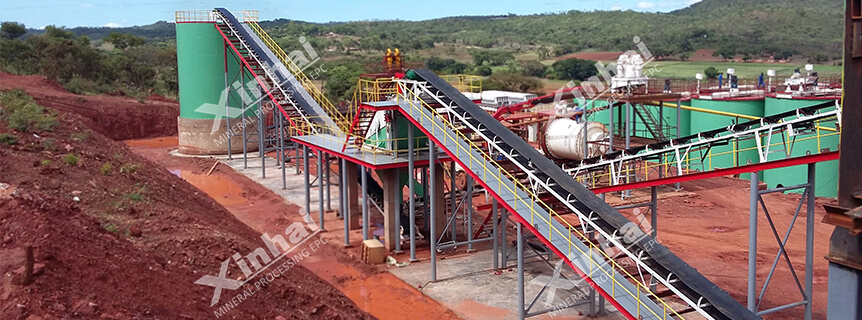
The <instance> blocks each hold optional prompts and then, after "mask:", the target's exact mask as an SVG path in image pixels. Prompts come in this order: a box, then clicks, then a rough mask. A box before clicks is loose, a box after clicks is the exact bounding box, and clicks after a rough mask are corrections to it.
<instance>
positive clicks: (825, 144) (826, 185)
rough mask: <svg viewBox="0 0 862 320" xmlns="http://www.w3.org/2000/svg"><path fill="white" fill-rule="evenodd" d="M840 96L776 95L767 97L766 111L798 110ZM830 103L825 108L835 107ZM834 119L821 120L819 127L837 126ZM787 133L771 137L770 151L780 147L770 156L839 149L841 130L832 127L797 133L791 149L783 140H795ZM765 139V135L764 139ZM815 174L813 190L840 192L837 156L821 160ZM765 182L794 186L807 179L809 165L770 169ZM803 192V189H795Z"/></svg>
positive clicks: (825, 193) (820, 193)
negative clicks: (804, 133) (832, 158)
mask: <svg viewBox="0 0 862 320" xmlns="http://www.w3.org/2000/svg"><path fill="white" fill-rule="evenodd" d="M838 98H839V97H834V96H833V97H824V98H817V99H794V98H776V97H766V104H765V111H764V114H765V115H773V114H778V113H782V112H785V111H790V110H796V109H799V108H803V107H807V106H811V105H815V104H820V103H824V102H829V101H835V100H836V99H838ZM834 109H835V108H834V107H830V108H829V109H826V110H834ZM834 122H835V121H834V120H831V121H829V122H821V123H819V126H820V127H825V128H831V129H835V124H834ZM792 139H793V138H792V137H789V136H788V135H787V133H784V140H783V139H781V136H780V135H776V136H773V138H772V141H771V143H770V144H771V147H770V150H771V151H780V152H775V153H770V154H769V155H768V157H769V160H780V159H784V158H786V157H787V152H790V157H799V156H804V155H806V154H809V153H811V154H816V153H819V151H821V150H823V151H826V150H829V151H835V150H838V141H839V139H840V137H839V134H838V132H833V131H829V130H820V134H819V137H818V135H817V134H816V132H815V134H807V135H804V136H797V137H796V140H795V142H794V143H793V145H792V150H786V148H785V147H784V145H783V144H782V141H792ZM763 143H766V139H765V138H764V139H763ZM815 173H816V176H815V178H814V194H815V195H816V196H818V197H829V198H835V197H836V196H837V194H838V160H832V161H827V162H820V163H817V164H816V165H815ZM763 175H764V180H763V181H764V182H766V184H767V186H769V187H770V188H775V187H776V186H778V185H782V186H792V185H798V184H802V183H806V182H808V181H807V180H808V179H807V177H808V166H807V165H799V166H793V167H785V168H778V169H771V170H767V171H765V172H764V173H763ZM794 192H801V190H794Z"/></svg>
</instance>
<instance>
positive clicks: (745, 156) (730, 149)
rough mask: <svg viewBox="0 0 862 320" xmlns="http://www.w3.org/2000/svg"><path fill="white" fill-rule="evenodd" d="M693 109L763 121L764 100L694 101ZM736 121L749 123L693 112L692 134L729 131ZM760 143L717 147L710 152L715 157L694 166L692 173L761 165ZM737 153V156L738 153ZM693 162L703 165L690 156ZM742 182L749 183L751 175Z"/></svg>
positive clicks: (736, 141)
mask: <svg viewBox="0 0 862 320" xmlns="http://www.w3.org/2000/svg"><path fill="white" fill-rule="evenodd" d="M691 106H692V107H694V108H700V109H707V110H715V111H723V112H729V113H734V114H741V115H747V116H755V117H762V116H763V108H764V100H763V97H750V98H749V97H746V98H731V99H721V100H713V99H692V100H691ZM735 121H738V122H745V121H750V120H749V119H743V118H740V119H736V118H734V117H728V116H724V115H716V114H711V113H705V112H696V111H692V112H691V133H692V134H695V133H698V132H703V131H709V130H714V129H718V128H722V127H727V126H729V125H731V124H733V123H734V122H735ZM756 148H757V142H756V141H755V140H754V139H753V138H752V139H747V140H741V141H740V140H734V142H732V143H730V144H729V145H724V146H713V147H712V149H711V150H710V154H711V155H712V156H710V157H707V158H706V159H704V160H703V166H702V167H701V165H700V164H698V165H697V166H692V167H691V169H701V170H713V169H718V168H730V167H736V166H742V165H746V164H748V163H759V162H760V158H759V157H758V156H757V150H756ZM735 151H736V152H735ZM689 159H691V163H692V164H693V163H694V162H698V163H699V162H700V157H699V154H696V153H690V154H689ZM740 178H742V179H748V178H749V175H748V174H743V175H741V176H740Z"/></svg>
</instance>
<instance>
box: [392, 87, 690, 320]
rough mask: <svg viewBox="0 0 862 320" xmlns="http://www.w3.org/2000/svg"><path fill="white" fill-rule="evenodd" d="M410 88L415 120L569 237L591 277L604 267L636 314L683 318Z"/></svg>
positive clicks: (534, 215) (486, 178) (484, 176)
mask: <svg viewBox="0 0 862 320" xmlns="http://www.w3.org/2000/svg"><path fill="white" fill-rule="evenodd" d="M406 91H408V92H402V93H399V97H400V98H402V99H404V100H405V101H407V103H408V104H409V105H410V108H411V110H410V116H411V117H413V118H414V119H415V120H417V121H418V122H419V123H420V125H421V126H422V127H424V128H426V130H429V131H430V132H432V135H433V134H434V133H440V134H442V135H443V136H444V137H445V138H446V139H447V140H450V141H454V142H456V143H455V144H456V145H457V148H456V149H455V150H451V149H450V150H449V151H450V152H452V153H453V154H454V156H455V157H456V158H458V159H460V160H461V161H462V162H463V161H464V160H465V157H469V159H468V160H469V163H470V164H473V163H476V164H478V165H480V166H482V167H483V168H484V169H485V170H483V172H482V173H481V176H480V177H479V178H481V179H482V180H483V181H493V180H496V181H497V182H498V185H499V186H500V187H501V188H504V190H495V192H496V193H497V194H500V192H501V191H508V192H510V193H511V194H512V195H513V197H514V198H515V199H514V203H513V204H512V205H511V206H512V208H513V210H518V205H519V203H520V204H521V208H526V209H529V210H530V217H529V221H530V223H531V224H534V221H535V220H536V219H539V220H541V221H544V222H545V223H547V224H548V225H549V228H550V230H548V231H549V233H548V236H547V240H548V241H551V238H552V237H553V235H554V234H556V235H558V236H560V237H563V239H566V241H567V242H568V243H569V246H568V247H569V248H568V253H567V254H566V258H567V259H571V257H572V253H573V251H572V248H575V249H576V250H577V251H578V252H579V253H580V254H581V255H582V256H586V257H588V258H589V261H590V263H591V264H590V270H588V271H587V270H581V271H583V272H584V273H587V272H589V273H588V276H589V277H590V278H593V279H595V276H594V275H593V272H594V269H593V267H594V266H595V267H598V269H599V271H601V272H602V273H603V274H604V275H599V276H601V277H607V279H609V280H610V281H611V282H612V288H611V289H612V290H611V295H612V296H616V294H617V290H616V288H617V286H619V287H620V289H622V292H624V293H627V294H628V295H629V296H631V297H633V298H634V299H635V301H637V305H638V308H637V313H638V314H637V315H635V316H636V317H638V316H640V312H641V310H643V309H646V310H648V311H649V312H650V313H651V314H652V315H653V316H655V317H656V318H660V319H667V317H668V315H669V314H668V313H669V312H670V313H672V314H673V315H675V316H676V317H677V318H678V319H683V317H682V316H681V315H679V314H678V313H677V312H676V311H674V310H673V309H672V308H670V306H668V305H667V303H665V302H664V300H662V299H661V298H660V297H658V296H656V295H655V294H654V293H653V292H652V291H651V290H650V289H649V287H647V286H646V285H644V284H643V283H641V282H640V281H638V280H637V278H635V277H634V276H632V275H631V274H629V273H628V272H627V271H626V270H625V269H624V268H623V267H622V266H620V265H619V264H618V263H617V262H616V261H615V260H613V259H612V257H611V256H609V255H608V254H607V253H606V252H605V251H604V250H603V249H602V248H600V247H599V246H597V245H595V244H594V243H592V242H590V241H587V242H586V243H585V245H587V246H588V247H589V249H588V250H587V251H588V252H584V251H583V250H581V249H580V247H578V246H576V245H574V242H573V240H572V237H571V236H572V234H575V235H576V236H577V237H580V238H581V239H587V237H586V236H585V235H584V234H582V233H581V232H580V231H579V230H578V229H577V228H575V227H574V226H572V225H571V224H569V222H568V221H566V220H565V219H563V217H562V216H560V215H559V214H558V213H557V212H556V211H554V210H553V209H552V208H551V207H550V206H548V205H547V204H546V203H545V202H543V201H542V200H541V199H539V197H538V196H537V195H536V194H534V193H533V192H532V191H531V189H530V188H528V187H526V186H524V185H523V184H522V183H521V182H520V181H519V180H518V179H516V178H515V177H514V176H512V175H511V174H510V173H509V172H508V171H507V170H505V169H503V167H502V166H500V165H499V164H498V163H497V162H496V161H494V160H493V159H492V158H491V156H490V155H488V154H487V153H485V152H484V150H483V149H482V148H481V147H479V146H477V145H476V144H475V143H473V142H472V141H471V139H469V138H467V137H466V136H465V135H464V134H463V133H461V132H460V130H457V129H456V128H455V126H454V125H452V123H451V122H449V121H448V120H446V118H445V117H443V116H442V115H441V114H440V113H438V112H437V111H436V110H434V109H433V108H431V107H430V106H429V105H428V104H427V103H425V102H424V101H423V100H421V99H419V97H418V95H417V94H416V93H415V92H413V91H410V90H406ZM414 101H420V104H419V105H418V106H417V105H416V104H415V103H414ZM417 108H424V109H425V110H427V111H429V112H430V114H431V116H430V117H435V118H436V119H437V120H438V121H440V123H442V124H443V126H444V127H445V128H444V127H441V126H440V125H438V124H437V123H436V122H435V121H434V119H432V118H430V117H429V115H428V113H425V112H422V111H418V112H414V110H416V109H417ZM420 116H421V118H420ZM438 137H439V135H438ZM456 139H458V140H460V141H461V142H463V143H466V144H467V145H468V148H469V149H470V150H468V149H465V148H464V147H463V146H462V145H461V144H460V143H457V142H458V140H456ZM471 151H473V152H475V153H477V154H479V155H480V156H481V158H482V159H477V158H475V157H474V155H473V153H472V152H471ZM474 161H475V162H474ZM486 164H491V166H492V168H488V167H487V166H486ZM467 166H470V165H469V164H467ZM489 172H490V173H491V174H492V176H490V177H489V176H488V173H489ZM495 172H496V174H495ZM476 174H477V175H478V174H479V173H476ZM491 179H493V180H491ZM504 179H505V180H506V181H508V182H509V183H512V184H513V185H514V186H515V187H516V188H515V189H512V188H510V187H509V186H508V184H505V183H503V181H504ZM519 191H520V192H523V193H524V194H527V195H528V198H529V199H526V200H525V199H524V198H523V197H521V196H520V195H519V194H518V192H519ZM536 205H539V206H540V207H541V208H542V209H544V211H546V212H547V213H548V215H545V214H542V213H539V212H538V211H537V208H536V207H535V206H536ZM522 218H526V217H522ZM550 219H554V220H557V222H559V223H561V224H563V225H564V227H565V228H566V229H567V230H565V231H561V230H558V229H557V228H554V226H553V224H552V223H551V220H550ZM525 220H526V219H525ZM579 242H580V241H579ZM561 251H562V250H561ZM595 252H598V253H600V254H601V255H599V256H597V257H596V258H599V259H601V261H605V260H607V263H608V264H610V266H611V267H612V268H613V269H615V270H617V271H619V272H622V273H624V274H625V275H626V278H628V279H629V280H630V281H632V282H634V284H635V286H636V287H637V288H639V289H641V290H643V291H645V292H647V293H648V295H649V296H651V297H652V300H654V301H656V302H660V304H661V306H663V308H664V312H663V313H662V314H661V315H658V314H656V313H655V312H654V311H653V310H652V309H650V308H641V306H644V307H646V304H645V303H644V302H643V301H642V300H641V293H640V290H635V291H637V293H635V292H631V291H629V289H628V288H626V287H625V286H623V285H622V284H621V283H620V282H619V281H618V280H617V279H616V278H615V273H613V272H608V271H607V270H605V269H604V268H601V265H600V264H599V263H598V262H597V261H596V259H595V258H594V257H593V255H594V253H595Z"/></svg>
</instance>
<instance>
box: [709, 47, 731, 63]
mask: <svg viewBox="0 0 862 320" xmlns="http://www.w3.org/2000/svg"><path fill="white" fill-rule="evenodd" d="M712 56H713V57H721V58H722V59H725V60H730V59H733V57H734V56H736V49H735V48H732V47H729V46H724V47H721V49H718V50H716V51H715V52H713V53H712Z"/></svg>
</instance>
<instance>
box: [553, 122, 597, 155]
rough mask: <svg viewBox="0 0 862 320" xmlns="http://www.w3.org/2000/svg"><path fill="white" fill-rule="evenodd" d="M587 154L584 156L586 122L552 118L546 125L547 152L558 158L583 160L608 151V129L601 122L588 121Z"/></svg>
mask: <svg viewBox="0 0 862 320" xmlns="http://www.w3.org/2000/svg"><path fill="white" fill-rule="evenodd" d="M586 126H587V135H586V137H587V142H598V143H587V156H586V157H584V123H583V122H577V121H575V120H572V119H568V118H559V119H554V120H551V122H550V123H548V125H547V126H546V127H545V139H544V140H545V142H544V146H543V147H544V149H545V152H546V153H547V154H548V155H549V156H551V157H554V158H557V159H569V160H582V159H585V158H592V157H597V156H600V155H603V154H605V153H606V152H607V151H608V146H607V141H606V140H607V139H608V129H607V128H605V126H604V125H603V124H601V123H599V122H587V123H586Z"/></svg>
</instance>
